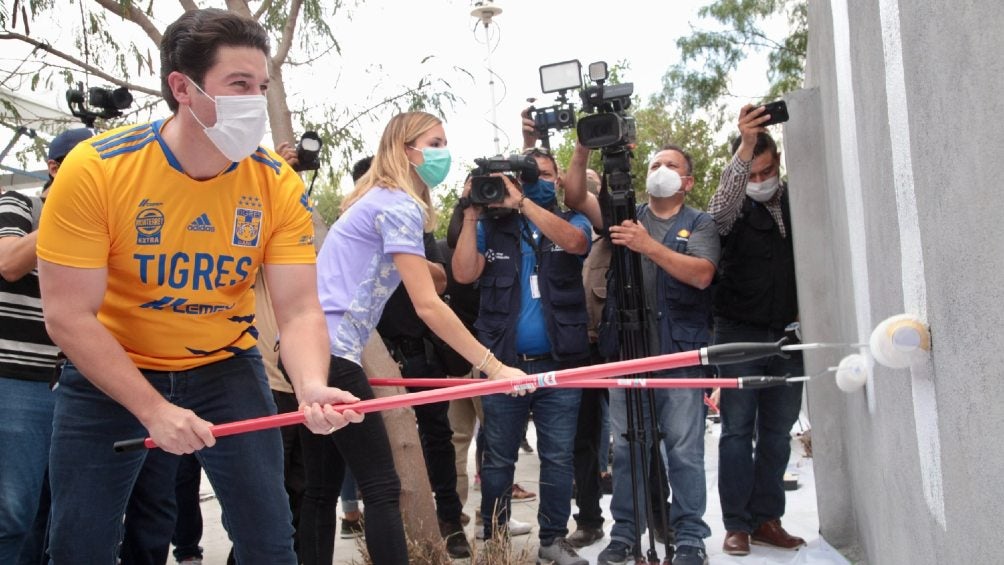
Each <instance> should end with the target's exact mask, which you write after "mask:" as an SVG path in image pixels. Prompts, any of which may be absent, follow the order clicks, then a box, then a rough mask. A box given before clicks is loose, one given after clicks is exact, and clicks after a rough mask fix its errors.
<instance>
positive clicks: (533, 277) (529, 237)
mask: <svg viewBox="0 0 1004 565" xmlns="http://www.w3.org/2000/svg"><path fill="white" fill-rule="evenodd" d="M519 223H520V230H519V232H520V236H521V237H522V238H523V240H524V241H526V243H527V244H528V245H529V246H530V249H532V250H533V254H534V259H535V261H534V262H533V272H532V273H530V296H531V297H532V298H535V299H536V298H540V296H541V294H540V280H539V278H538V274H539V273H540V260H541V259H542V254H541V245H540V244H539V243H538V242H537V238H535V237H534V234H533V230H531V229H530V221H529V220H527V219H526V216H523V215H520V217H519ZM539 234H540V237H541V238H543V237H544V234H543V232H539Z"/></svg>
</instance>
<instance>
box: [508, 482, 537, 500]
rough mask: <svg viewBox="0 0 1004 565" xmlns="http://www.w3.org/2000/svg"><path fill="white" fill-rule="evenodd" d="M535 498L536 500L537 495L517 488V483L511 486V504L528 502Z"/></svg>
mask: <svg viewBox="0 0 1004 565" xmlns="http://www.w3.org/2000/svg"><path fill="white" fill-rule="evenodd" d="M535 498H537V493H534V492H530V491H528V490H526V489H525V488H523V487H521V486H519V483H517V484H514V485H512V501H513V502H529V501H531V500H533V499H535Z"/></svg>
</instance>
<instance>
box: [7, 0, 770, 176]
mask: <svg viewBox="0 0 1004 565" xmlns="http://www.w3.org/2000/svg"><path fill="white" fill-rule="evenodd" d="M61 1H65V0H61ZM709 2H710V0H676V1H666V0H661V1H659V0H628V1H623V0H622V1H619V2H618V1H614V0H607V1H597V0H545V1H529V0H499V1H497V2H495V3H494V5H495V6H497V7H499V8H501V9H502V10H503V11H502V13H501V15H499V16H497V17H496V18H495V19H494V20H493V23H492V25H491V26H490V27H489V33H490V44H491V46H492V52H491V55H490V60H491V67H492V69H493V71H494V72H495V74H496V75H497V77H498V78H496V81H495V109H494V111H495V113H496V115H497V116H498V122H499V124H500V126H501V127H502V131H501V132H500V133H499V134H498V135H499V139H500V145H501V148H502V151H503V153H505V152H508V150H511V149H517V148H518V147H519V145H520V144H521V138H520V130H519V112H520V110H521V109H522V108H524V107H525V106H526V105H527V101H526V99H527V98H528V97H534V98H537V102H536V105H537V106H546V105H550V104H552V103H553V100H554V99H553V95H544V94H542V93H541V92H540V83H539V75H538V68H539V66H540V65H543V64H548V63H554V62H559V61H564V60H568V59H579V61H580V62H581V63H582V64H583V67H585V66H586V65H588V64H589V63H590V62H593V61H597V60H605V61H607V62H608V64H610V65H611V66H612V65H613V64H615V63H617V62H619V61H622V60H623V61H626V62H627V63H628V64H629V65H630V68H629V70H627V71H626V72H625V73H623V76H622V80H624V81H629V82H633V83H634V84H635V93H636V94H638V95H640V97H641V99H642V100H643V101H644V100H646V99H647V98H648V97H649V96H650V95H651V94H653V93H655V92H657V91H658V90H660V88H661V80H662V76H663V74H664V73H665V72H666V71H667V70H668V69H669V68H670V67H671V66H672V65H673V64H674V63H676V62H677V61H678V60H679V54H678V51H677V48H676V43H675V42H676V39H677V38H678V37H681V36H685V35H689V34H690V33H691V32H692V26H694V27H698V28H704V29H707V28H709V27H711V26H712V25H713V22H708V21H700V20H699V18H698V16H697V11H698V8H699V7H700V6H701V5H704V4H707V3H709ZM165 3H166V0H158V2H157V3H156V4H155V13H156V14H157V16H158V18H157V23H158V25H159V26H160V27H161V28H163V27H164V26H166V25H167V23H169V22H170V21H171V20H172V19H173V18H174V17H176V15H177V13H180V10H179V12H172V11H171V10H174V8H173V5H172V4H171V3H167V6H164V4H165ZM74 4H76V3H74ZM213 4H215V3H213ZM257 4H258V3H257V2H252V7H255V6H257ZM473 4H474V3H473V2H472V1H471V0H422V1H418V2H416V1H404V0H383V1H381V0H369V1H368V2H363V3H361V4H359V5H358V6H356V7H355V8H353V9H352V10H351V13H352V18H351V20H349V19H348V18H347V17H346V16H345V15H344V14H341V15H339V16H337V17H336V18H334V19H333V20H332V21H331V22H329V23H330V25H331V27H332V29H333V32H334V35H335V37H336V38H337V39H338V41H339V43H340V45H341V48H342V54H341V56H337V55H334V54H332V55H330V56H328V57H326V58H325V59H323V60H321V61H318V62H317V63H315V64H313V65H312V66H311V67H310V68H309V69H308V68H305V67H298V68H294V69H289V68H288V69H287V70H286V71H285V76H286V78H287V92H288V93H289V94H290V98H291V100H290V106H291V107H293V108H298V107H301V105H303V106H307V107H309V106H314V105H318V104H321V103H323V102H324V101H333V102H335V103H337V104H340V105H345V106H348V107H350V108H357V109H359V108H365V107H368V106H370V105H371V104H373V103H374V102H376V101H378V100H380V99H382V98H383V97H384V96H387V95H389V94H392V93H395V92H399V91H400V90H401V89H402V87H403V86H404V85H409V86H410V85H414V84H416V83H417V81H418V77H420V76H422V75H423V74H425V73H431V74H433V75H438V76H442V77H444V78H446V79H447V80H449V81H450V82H451V84H452V85H453V87H454V88H453V93H454V94H455V95H456V96H457V98H458V102H457V105H456V107H455V108H454V109H453V110H452V111H451V110H447V116H446V131H447V137H448V139H449V146H450V149H451V152H452V153H453V156H454V166H453V170H452V171H451V175H450V177H448V180H447V186H449V185H453V184H455V183H457V182H459V180H460V179H462V178H463V176H464V175H465V174H466V171H467V169H468V167H469V164H470V163H471V162H472V161H473V159H474V158H475V157H480V156H486V155H493V154H494V153H495V144H494V142H493V137H494V132H493V128H492V127H491V126H490V124H489V122H490V120H491V117H492V112H493V109H492V103H491V93H490V88H489V80H488V76H489V75H488V71H487V63H488V57H489V55H488V48H487V47H486V38H485V29H484V27H483V26H481V25H480V24H478V23H477V20H476V19H475V18H474V17H472V16H471V15H470V12H471V10H472V9H473V8H474V5H473ZM78 10H79V8H77V6H76V5H73V9H72V10H65V11H63V12H62V15H63V17H66V18H68V20H67V21H66V22H64V23H60V22H59V21H58V20H48V19H43V20H41V21H36V22H34V25H33V27H32V36H34V37H38V38H42V37H48V38H50V40H51V41H53V42H54V43H56V44H57V45H62V46H63V48H64V49H68V50H70V51H72V50H73V47H72V45H64V43H65V42H67V41H69V39H70V37H72V35H73V34H72V33H68V30H70V29H72V28H74V27H76V22H75V20H79V13H78ZM109 19H110V22H111V23H113V24H114V25H115V26H116V28H118V27H119V24H118V23H117V22H115V21H114V18H109ZM781 23H782V24H783V22H781ZM121 28H122V31H121V33H130V34H134V33H136V28H135V26H132V24H122V25H121ZM782 32H783V30H782ZM55 38H59V39H55ZM427 56H432V59H430V60H429V61H428V62H427V63H425V64H420V62H421V61H422V59H423V58H425V57H427ZM9 57H10V55H4V56H0V66H2V67H3V68H10V66H11V65H12V61H13V59H11V58H9ZM456 68H462V69H465V70H466V71H467V72H469V73H470V74H471V75H473V77H470V76H467V75H466V74H463V73H462V72H459V71H457V70H455V69H456ZM584 70H585V69H584ZM79 76H80V77H81V78H82V76H83V75H82V74H80V75H79ZM90 84H91V85H100V84H102V82H101V81H100V79H97V80H92V81H91V83H90ZM144 84H147V85H149V86H152V87H154V88H156V87H157V82H156V80H155V79H152V78H150V79H147V80H145V81H144ZM766 88H767V79H766V64H765V62H764V58H763V57H762V56H755V55H753V54H751V59H750V61H749V62H748V64H747V65H746V66H745V68H744V69H743V70H742V72H741V73H740V74H739V75H738V76H737V77H736V78H735V81H734V84H733V88H732V91H733V92H734V93H735V94H737V99H736V101H735V102H736V108H738V106H740V105H741V104H743V103H745V102H746V101H748V100H750V99H754V98H758V97H759V96H760V95H761V94H762V93H763V92H764V91H765V90H766ZM64 92H65V90H63V89H60V90H58V91H57V92H49V93H45V92H38V93H32V94H31V96H32V98H35V99H39V100H42V101H44V102H46V103H47V104H50V105H55V106H58V107H59V108H61V109H63V110H65V108H66V106H65V98H64ZM161 108H162V109H163V110H162V111H163V112H166V107H165V106H162V107H161ZM385 122H386V119H384V120H382V121H381V124H380V125H377V124H373V125H365V128H366V130H365V131H364V132H362V133H363V137H364V139H366V140H367V144H368V146H369V150H370V151H371V150H372V149H373V148H375V147H376V144H377V141H378V139H379V136H380V133H381V132H382V129H383V126H382V123H385ZM0 141H4V142H5V141H6V132H4V135H0ZM680 141H681V142H682V143H683V144H684V145H686V140H680ZM266 143H267V140H266ZM361 156H363V155H362V154H360V157H361ZM8 159H9V158H8ZM5 164H10V162H9V161H8V162H7V163H5Z"/></svg>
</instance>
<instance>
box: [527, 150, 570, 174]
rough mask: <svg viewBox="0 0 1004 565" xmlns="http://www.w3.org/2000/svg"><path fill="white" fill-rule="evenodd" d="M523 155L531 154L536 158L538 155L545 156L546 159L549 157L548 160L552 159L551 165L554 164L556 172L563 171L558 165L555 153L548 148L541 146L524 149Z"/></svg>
mask: <svg viewBox="0 0 1004 565" xmlns="http://www.w3.org/2000/svg"><path fill="white" fill-rule="evenodd" d="M523 155H531V156H533V157H535V158H536V157H543V158H544V159H547V160H548V161H550V162H551V165H553V166H554V172H555V174H558V173H560V172H561V168H559V167H558V161H557V160H555V158H554V155H553V154H552V153H551V152H550V151H548V150H546V149H542V148H540V147H534V148H532V149H527V150H526V151H524V152H523Z"/></svg>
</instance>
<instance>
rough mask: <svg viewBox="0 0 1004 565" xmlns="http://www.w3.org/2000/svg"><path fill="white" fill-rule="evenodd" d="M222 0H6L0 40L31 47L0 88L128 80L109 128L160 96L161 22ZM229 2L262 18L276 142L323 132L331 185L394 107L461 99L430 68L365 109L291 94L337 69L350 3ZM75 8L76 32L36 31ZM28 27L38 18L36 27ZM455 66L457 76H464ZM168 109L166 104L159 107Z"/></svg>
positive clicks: (380, 83) (145, 111)
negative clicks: (129, 97)
mask: <svg viewBox="0 0 1004 565" xmlns="http://www.w3.org/2000/svg"><path fill="white" fill-rule="evenodd" d="M353 3H354V2H353ZM219 4H220V3H219V2H208V1H203V0H199V1H196V0H176V1H175V2H168V1H166V0H161V1H158V2H154V1H153V0H147V1H145V2H139V1H136V0H74V1H73V2H66V1H65V0H64V1H61V2H56V1H55V0H13V1H12V0H0V45H4V44H17V43H20V44H23V45H28V46H31V49H32V50H31V51H30V54H29V55H28V56H27V57H25V58H24V59H23V60H8V62H6V63H3V64H0V86H4V87H6V88H9V89H10V90H14V91H18V90H21V89H24V90H29V89H30V90H46V91H59V90H61V89H65V88H69V87H73V86H75V85H76V83H77V82H78V81H82V82H84V87H85V89H86V88H87V87H89V86H106V85H109V84H111V85H114V86H125V87H127V88H129V89H130V90H131V91H132V93H133V95H134V96H135V98H136V101H135V103H134V104H133V106H132V108H131V109H130V110H128V111H127V112H126V114H125V115H124V116H123V117H122V118H121V119H119V120H111V121H105V122H103V123H99V125H100V127H102V129H108V128H111V127H114V126H115V125H117V124H119V123H130V122H136V121H143V120H145V119H149V118H150V117H151V116H152V115H153V112H154V110H155V108H156V107H157V106H158V105H159V104H160V101H161V96H160V79H159V67H160V65H159V59H160V57H159V53H158V50H159V46H160V39H161V35H162V33H163V29H162V27H163V24H161V23H160V22H170V21H173V20H174V19H176V18H177V17H178V16H179V15H180V14H181V13H182V12H183V11H186V10H192V9H196V8H199V7H208V6H219ZM225 5H226V9H228V10H230V11H233V12H235V13H238V14H240V15H243V16H246V17H250V18H254V19H256V20H257V21H258V22H259V23H261V24H262V26H263V27H264V28H265V29H266V31H267V32H268V33H269V36H270V38H271V46H272V57H271V58H272V60H271V65H270V72H271V75H272V76H271V82H270V86H269V91H268V101H269V105H268V107H269V119H270V123H271V129H272V141H273V144H274V145H278V144H279V143H280V142H283V141H291V142H295V141H296V139H298V136H299V133H302V132H303V131H307V130H313V131H317V132H318V133H319V135H320V136H321V138H322V140H323V141H324V144H323V146H322V149H321V162H322V167H323V169H322V174H323V176H325V177H327V180H328V183H329V184H331V185H333V186H334V185H337V179H338V178H339V177H340V176H341V174H342V171H344V170H346V169H347V168H348V166H349V165H350V164H351V163H352V162H353V161H355V159H357V158H358V156H359V153H360V152H361V151H362V149H363V140H362V137H361V135H360V133H361V132H362V131H364V129H365V128H367V127H375V126H377V125H378V124H380V123H382V122H383V121H384V120H385V118H386V117H387V116H388V114H389V113H392V112H398V111H403V110H411V109H423V110H426V111H429V112H433V113H436V114H438V115H440V116H442V115H444V113H445V110H446V109H448V108H451V107H452V105H453V103H454V101H455V97H454V95H453V94H452V88H451V85H450V83H449V82H448V81H447V80H446V77H441V76H433V75H432V74H431V72H426V73H424V74H422V73H421V72H419V73H418V75H419V76H418V78H417V81H415V82H414V83H412V84H387V82H388V81H389V79H387V78H386V77H376V79H375V82H376V84H375V85H374V91H375V92H384V93H387V94H386V96H382V97H379V98H375V99H374V100H373V103H372V104H371V105H370V106H368V107H365V108H362V109H359V108H350V107H346V106H343V105H339V104H338V103H337V101H338V99H339V98H338V96H337V91H335V90H332V91H330V92H328V96H326V98H325V100H324V101H322V102H320V103H318V102H317V101H316V100H312V99H311V100H307V99H305V97H303V96H300V95H299V93H298V92H287V85H288V84H289V83H290V80H289V79H295V78H297V77H301V82H302V77H310V76H311V75H310V73H312V72H316V69H317V66H318V65H319V64H324V65H325V66H326V67H331V66H334V67H336V68H337V64H338V63H337V58H336V56H337V55H338V54H340V53H341V48H340V45H339V43H338V40H337V38H336V37H335V34H334V31H333V30H332V28H331V26H330V25H329V22H333V21H336V18H351V10H350V8H351V7H350V6H346V2H344V1H343V0H286V1H282V2H277V1H274V0H263V1H260V2H251V3H249V2H245V1H241V0H228V1H227V2H226V3H225ZM8 6H9V8H8ZM69 14H72V15H73V19H75V20H76V25H75V28H76V29H73V30H64V31H70V33H64V34H62V36H61V37H46V36H44V35H43V34H40V32H39V29H38V28H41V27H42V25H40V24H38V22H47V21H50V20H51V21H60V22H64V23H65V22H66V21H67V19H68V17H69ZM15 16H16V17H15ZM32 24H36V25H34V28H35V29H33V26H32ZM47 27H48V28H49V29H52V27H51V26H47ZM130 27H131V28H132V29H130ZM68 38H72V39H68ZM5 52H6V51H5ZM428 61H429V58H428V57H426V58H424V59H421V60H420V61H419V62H418V66H417V68H418V69H427V68H430V67H429V66H426V65H425V64H426V63H427V62H428ZM454 70H456V71H457V72H458V74H463V73H465V72H466V71H463V70H462V69H454ZM326 72H330V71H326ZM163 110H164V108H163V107H161V108H159V109H158V110H157V111H158V112H163ZM0 120H2V121H3V123H4V124H5V125H9V126H12V127H15V128H16V126H17V125H19V124H18V122H19V120H20V117H19V116H17V114H16V112H11V111H10V108H8V107H7V106H6V105H5V106H4V107H0ZM66 122H67V123H65V124H55V125H53V124H50V126H52V127H50V129H52V130H60V129H65V128H66V127H73V123H74V121H73V120H66Z"/></svg>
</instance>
